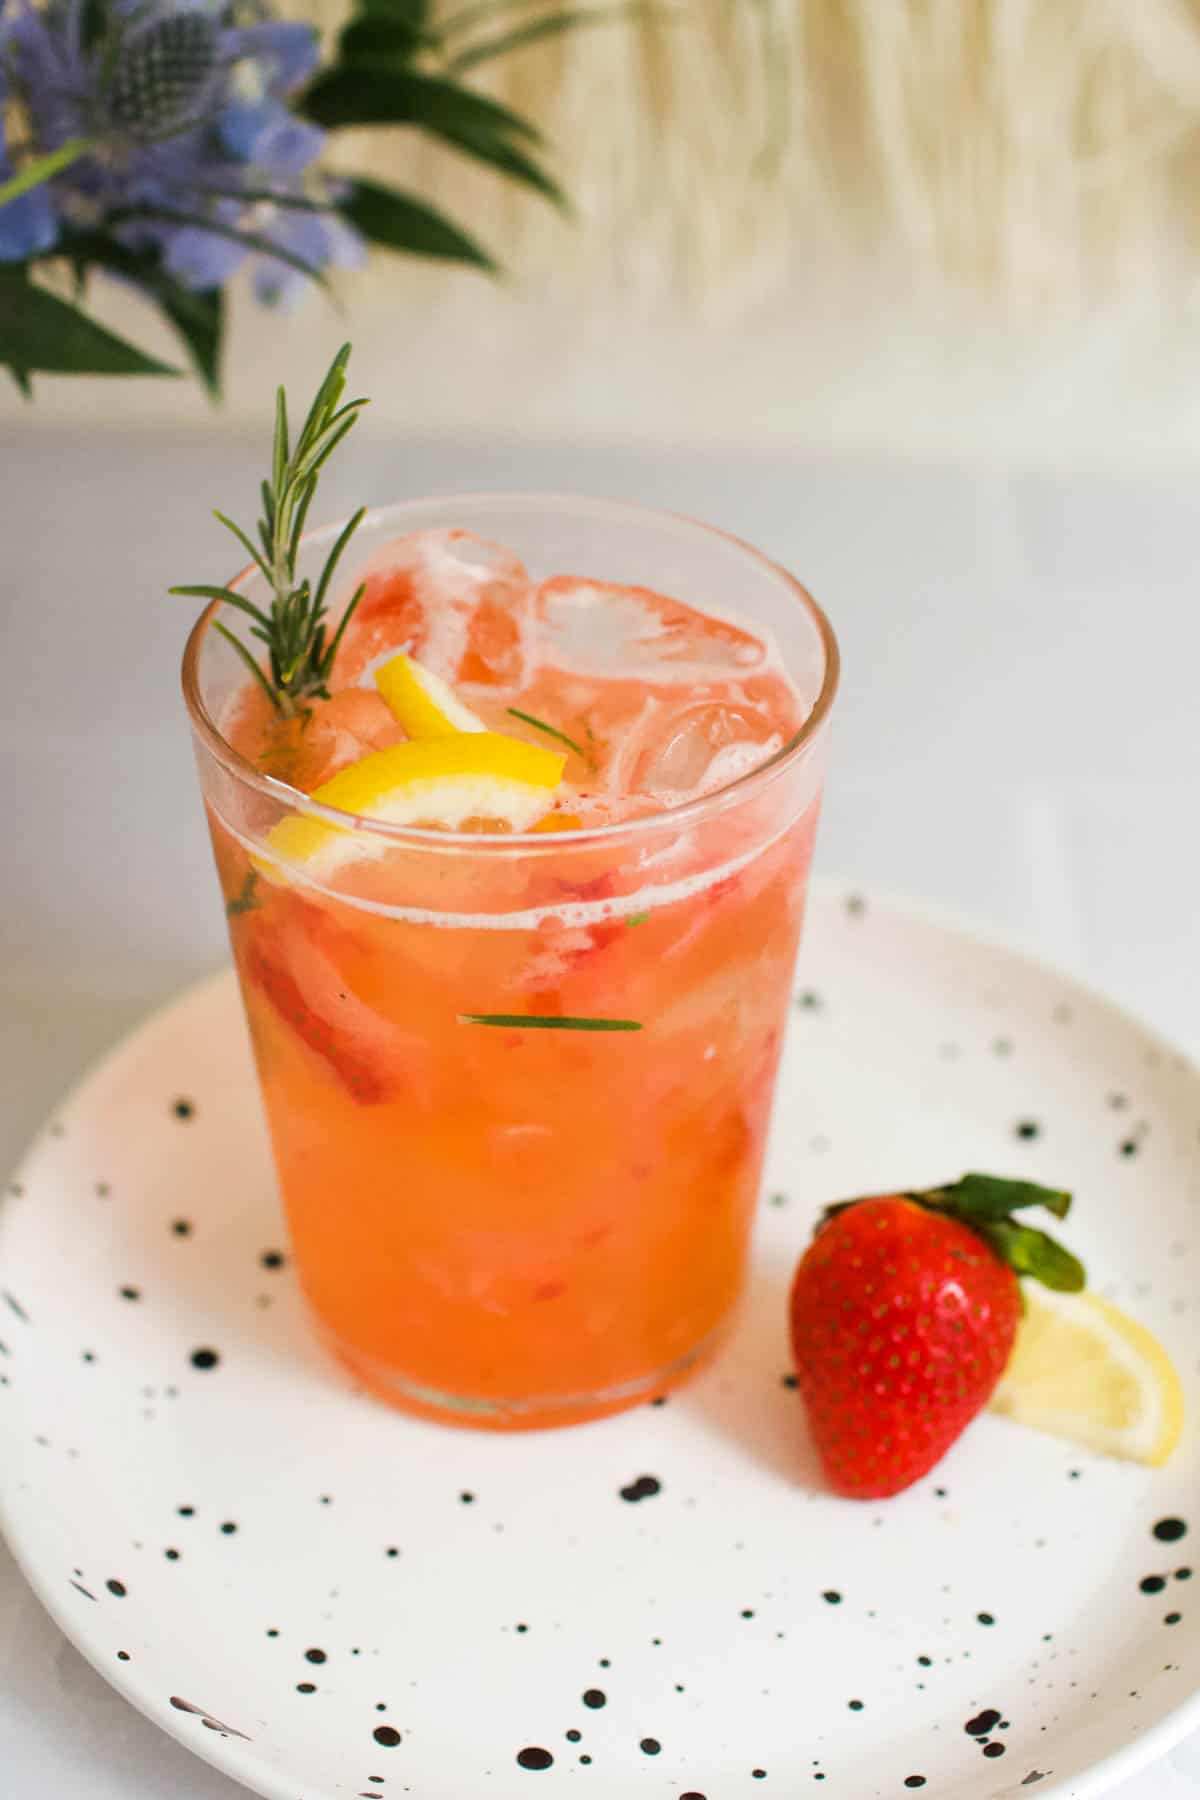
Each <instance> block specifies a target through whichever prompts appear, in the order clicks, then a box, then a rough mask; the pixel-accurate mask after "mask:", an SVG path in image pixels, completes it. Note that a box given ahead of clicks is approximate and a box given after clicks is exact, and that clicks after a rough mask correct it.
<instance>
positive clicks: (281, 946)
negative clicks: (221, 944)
mask: <svg viewBox="0 0 1200 1800" xmlns="http://www.w3.org/2000/svg"><path fill="white" fill-rule="evenodd" d="M284 905H286V907H287V918H286V922H284V919H283V917H282V916H281V915H282V908H283V906H284ZM272 912H273V914H274V916H273V918H272V919H271V920H270V921H267V922H264V921H263V919H262V918H261V916H260V915H258V914H257V913H251V914H250V915H249V916H248V917H247V918H246V920H245V924H244V926H243V928H242V931H241V933H240V934H239V936H238V938H237V939H236V943H237V949H238V960H239V964H240V967H241V972H242V978H243V980H244V981H245V982H246V984H247V987H249V988H251V989H257V990H258V991H259V992H260V993H262V994H264V995H265V996H266V998H267V1000H268V1001H269V1002H270V1004H271V1005H272V1006H273V1007H274V1009H275V1011H276V1012H277V1013H278V1015H279V1017H280V1018H281V1019H282V1020H283V1021H284V1022H285V1024H287V1025H288V1026H290V1027H291V1029H292V1030H293V1031H294V1032H295V1034H296V1036H297V1037H298V1038H299V1039H300V1041H301V1042H302V1043H303V1044H304V1045H306V1046H307V1048H308V1049H309V1050H310V1051H311V1052H312V1053H313V1055H314V1056H316V1057H318V1058H320V1060H321V1062H322V1063H323V1064H324V1065H325V1067H326V1068H327V1069H328V1070H329V1072H330V1073H331V1074H332V1075H333V1076H334V1077H335V1078H336V1079H337V1080H338V1081H339V1082H340V1083H341V1085H342V1086H343V1087H344V1088H345V1089H346V1091H347V1093H348V1094H350V1095H351V1097H352V1098H353V1099H355V1100H357V1101H358V1102H359V1103H360V1104H361V1105H363V1106H378V1105H380V1104H382V1103H383V1102H384V1101H387V1100H393V1099H395V1098H396V1096H397V1095H398V1094H399V1093H401V1092H402V1091H403V1088H404V1086H405V1070H406V1063H407V1062H408V1060H409V1058H410V1057H411V1052H412V1046H411V1045H410V1044H409V1043H408V1042H407V1041H406V1039H405V1036H404V1034H403V1033H402V1032H401V1031H400V1029H399V1028H398V1027H397V1026H396V1025H394V1024H393V1023H392V1022H391V1021H390V1020H388V1019H385V1018H383V1017H381V1016H380V1014H379V1013H377V1012H375V1011H373V1010H372V1008H371V1007H369V1006H368V1005H367V1004H366V1002H365V1001H363V1000H361V999H360V998H359V997H358V995H357V994H356V993H354V991H353V989H352V988H351V987H350V985H349V983H348V981H347V980H346V977H345V975H344V974H343V973H342V971H341V970H340V969H339V967H338V962H337V956H338V953H339V951H342V950H344V949H347V948H352V942H351V940H349V937H348V934H346V933H344V932H342V930H341V928H340V927H339V926H338V925H337V924H336V922H335V921H334V920H332V919H331V918H330V917H329V915H328V913H327V912H326V911H325V909H324V908H323V907H320V906H316V905H314V904H312V903H311V902H310V901H306V900H300V899H298V898H297V897H295V896H289V897H288V899H287V900H286V902H279V903H277V904H276V906H274V907H273V908H272Z"/></svg>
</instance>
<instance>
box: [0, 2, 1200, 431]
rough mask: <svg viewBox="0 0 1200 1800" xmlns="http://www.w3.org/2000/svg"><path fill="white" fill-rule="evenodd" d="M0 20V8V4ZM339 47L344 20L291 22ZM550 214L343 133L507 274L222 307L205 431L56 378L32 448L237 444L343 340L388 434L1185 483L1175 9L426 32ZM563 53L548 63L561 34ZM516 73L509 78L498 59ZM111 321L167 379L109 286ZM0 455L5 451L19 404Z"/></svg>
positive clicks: (762, 18)
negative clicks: (76, 443)
mask: <svg viewBox="0 0 1200 1800" xmlns="http://www.w3.org/2000/svg"><path fill="white" fill-rule="evenodd" d="M6 4H7V5H8V6H9V7H12V6H14V5H15V4H16V0H6ZM285 10H286V11H289V12H290V14H291V16H292V17H294V18H304V19H307V20H310V21H313V22H315V23H317V24H319V25H320V27H321V28H322V33H323V42H324V43H325V44H326V45H328V44H331V43H332V42H333V41H334V40H335V34H336V31H337V28H338V27H339V26H341V25H342V24H344V23H345V20H346V17H347V14H348V8H347V6H346V5H345V4H344V3H343V0H289V4H288V7H287V8H285ZM433 17H434V19H436V20H438V21H440V22H442V23H449V24H450V25H451V26H452V27H454V29H455V32H456V33H457V35H456V36H455V37H454V40H453V41H454V45H455V55H456V62H455V68H456V71H457V69H458V68H459V66H461V71H462V78H463V79H464V80H466V81H469V83H470V85H471V86H472V87H473V88H474V89H476V90H477V91H479V92H480V93H483V94H487V95H491V96H494V97H495V98H497V99H500V100H502V101H504V102H506V103H507V104H509V105H510V106H512V107H513V108H515V109H517V111H518V112H520V113H521V114H522V115H524V116H526V117H528V118H530V119H532V120H533V121H535V122H536V124H537V125H538V126H539V127H540V128H541V130H542V131H543V132H544V134H545V137H546V150H545V155H544V158H543V161H544V164H545V166H546V168H547V169H548V170H549V171H550V172H551V173H552V175H553V176H554V178H555V179H556V180H558V181H559V182H560V183H561V184H562V187H563V188H564V189H565V191H566V193H567V195H568V196H569V198H570V201H571V203H572V206H573V209H574V212H573V216H572V217H571V218H565V217H564V216H563V215H562V214H561V213H559V212H558V211H556V210H555V209H554V207H553V206H550V205H548V204H547V203H546V202H545V200H544V199H543V198H542V197H541V196H540V195H539V194H537V193H535V192H534V191H532V189H530V188H529V187H528V186H523V185H520V184H518V183H515V182H512V181H505V180H504V179H502V178H501V177H500V176H499V175H498V174H497V173H496V172H495V169H494V168H492V167H489V166H487V165H486V163H482V162H480V161H478V160H471V159H470V158H468V157H466V156H463V155H460V154H455V153H454V152H453V151H452V149H449V148H447V145H446V144H445V142H439V141H438V140H437V139H436V138H431V137H430V136H429V135H427V134H423V133H420V132H415V131H412V130H407V129H405V128H404V127H403V126H399V127H394V128H384V129H379V128H372V129H369V130H362V131H354V130H350V131H343V132H339V133H338V134H337V139H336V142H335V143H333V144H332V145H331V148H330V154H329V156H328V158H327V159H326V162H327V164H328V165H329V166H332V167H334V168H338V167H340V168H343V169H348V170H353V171H354V172H355V173H358V174H362V173H368V174H371V175H375V176H378V177H381V178H386V179H392V180H396V181H399V182H400V183H401V184H402V185H403V186H404V187H405V188H406V189H408V190H409V191H411V192H413V193H415V194H418V195H420V196H423V197H425V198H427V199H429V200H431V201H433V202H434V203H435V204H437V205H438V206H439V207H441V208H443V209H444V210H445V211H446V213H447V214H448V215H449V216H451V217H452V218H453V219H454V220H455V221H456V222H457V223H459V224H460V225H461V226H462V227H463V228H464V229H466V230H468V231H469V232H471V233H472V234H473V235H474V236H475V237H476V238H477V239H479V240H481V241H482V242H483V243H484V245H485V246H486V247H487V249H488V250H490V251H491V252H493V253H494V254H495V255H496V256H497V258H498V259H499V261H500V262H501V264H502V265H503V273H502V274H501V275H500V277H499V278H497V279H493V278H491V277H489V276H488V275H486V274H483V273H481V272H479V271H476V270H472V269H469V268H464V267H462V266H460V265H458V264H453V263H438V262H430V261H428V260H419V259H415V258H403V259H400V258H395V257H390V256H387V255H384V254H379V253H376V254H374V255H373V257H372V260H371V264H370V266H369V267H368V268H365V269H363V270H360V271H356V272H353V273H339V274H337V275H336V276H335V278H334V282H333V293H332V296H326V295H323V294H310V295H308V296H307V297H306V298H303V299H302V298H301V297H300V296H299V295H294V296H292V300H291V303H290V304H289V305H288V306H287V307H286V308H285V309H282V310H281V309H274V310H266V309H263V308H261V307H260V306H258V305H256V303H255V302H254V300H253V299H252V298H251V296H250V294H249V292H248V290H247V284H245V283H243V282H240V281H237V280H235V282H234V283H233V284H232V288H231V295H230V308H231V321H230V329H229V332H228V349H227V353H226V381H225V387H226V397H225V404H224V408H223V410H222V411H221V412H220V413H219V414H218V413H214V412H213V410H212V409H211V407H210V405H209V403H208V402H207V401H206V399H205V398H204V396H203V395H202V394H201V393H200V392H199V391H198V390H197V389H195V388H193V387H189V386H185V385H184V384H182V383H174V382H172V383H166V382H158V381H150V380H147V381H137V382H133V381H130V382H124V383H122V384H121V385H120V386H119V388H118V387H113V386H106V385H104V384H103V383H98V382H96V381H89V380H72V381H66V380H60V379H57V378H54V377H47V378H44V379H42V380H41V381H40V382H39V383H38V387H39V393H38V398H37V403H36V418H37V421H38V424H39V426H43V427H44V426H46V425H49V424H54V423H58V422H64V421H65V422H72V421H77V420H84V419H86V420H87V422H88V424H89V426H90V427H91V428H93V429H97V430H111V429H115V428H127V427H129V426H131V425H138V424H146V425H149V426H153V425H161V424H164V423H169V424H171V425H182V426H185V427H187V428H189V429H192V428H194V429H196V430H198V431H211V430H213V429H214V428H222V429H227V428H229V427H231V426H232V427H234V428H241V427H251V426H253V425H254V424H255V423H256V422H257V421H259V420H261V418H262V417H263V414H264V409H265V408H266V407H267V405H268V403H269V397H270V393H271V389H272V387H273V384H274V383H275V381H276V380H278V379H280V378H284V379H288V380H294V381H296V382H301V383H302V382H303V381H304V380H305V379H306V378H307V376H308V372H309V371H310V370H312V369H313V368H315V367H316V366H317V365H318V364H320V363H322V361H323V359H326V358H327V356H328V355H329V353H330V352H331V351H332V349H333V348H335V347H336V344H337V343H338V342H340V341H341V339H342V338H343V337H344V336H346V335H352V336H353V338H354V339H355V344H356V367H357V372H358V378H359V380H360V382H361V383H362V384H363V386H364V387H365V388H366V389H367V390H369V391H370V392H371V394H372V395H373V397H374V403H375V406H376V409H377V414H382V415H383V416H384V418H385V419H386V420H387V421H388V422H389V423H392V424H394V425H396V426H398V427H402V428H403V429H405V430H413V431H431V432H434V433H454V432H460V431H469V432H472V433H483V432H494V433H497V434H499V435H502V436H504V437H511V438H522V439H538V438H541V439H547V438H555V437H562V436H569V437H571V438H572V439H576V440H578V439H581V438H587V439H592V440H598V441H603V440H614V439H615V440H628V439H630V438H636V439H639V440H641V441H643V442H659V443H678V442H681V441H686V442H696V441H704V442H707V443H710V444H718V445H733V444H737V445H741V446H759V447H761V446H766V445H772V446H779V447H781V448H790V449H796V450H809V451H817V452H826V451H836V452H839V453H851V452H862V451H865V452H883V453H886V454H894V455H902V456H905V457H918V458H929V457H937V456H939V455H941V456H945V455H952V456H956V457H958V456H962V455H970V456H986V457H989V458H994V457H999V458H1008V459H1017V460H1022V461H1035V462H1037V463H1039V464H1045V463H1046V462H1048V461H1049V462H1068V463H1075V464H1079V463H1083V462H1086V463H1089V464H1090V463H1095V462H1104V463H1107V464H1111V465H1116V466H1123V467H1127V466H1130V465H1145V464H1150V465H1161V464H1162V463H1164V462H1169V461H1186V460H1187V459H1190V458H1191V457H1192V456H1193V455H1194V454H1195V453H1196V452H1197V450H1200V296H1198V293H1197V285H1198V282H1197V277H1198V272H1200V8H1198V7H1197V6H1196V5H1194V4H1192V3H1191V0H1138V4H1137V5H1136V6H1123V5H1119V4H1115V3H1114V0H1054V4H1053V5H1045V4H1040V5H1039V4H1037V3H1036V0H645V3H644V4H638V3H635V4H632V5H610V4H605V3H604V0H593V3H592V4H591V5H588V6H572V5H571V4H570V3H569V0H561V3H560V0H529V3H527V4H523V5H521V4H517V5H512V4H509V3H507V0H498V3H496V0H492V3H491V4H489V0H483V3H482V4H481V5H476V6H472V5H470V4H463V3H462V0H441V4H440V8H438V9H437V10H435V12H434V14H433ZM567 24H570V25H571V27H572V28H571V29H565V28H563V27H565V26H566V25H567ZM501 46H503V47H504V50H505V53H504V54H502V55H497V54H495V51H496V50H497V49H498V48H500V47H501ZM93 310H94V312H95V314H96V316H98V317H99V318H101V319H103V320H104V321H105V322H107V323H109V324H110V325H112V326H113V327H115V328H116V329H118V330H120V331H122V332H123V333H126V334H128V335H130V336H132V337H133V338H135V340H136V341H137V342H138V343H139V344H141V345H143V346H144V347H146V348H148V349H150V350H152V351H154V352H156V353H159V354H161V355H163V356H166V357H168V358H169V357H171V356H172V355H173V354H174V352H175V348H176V347H175V344H174V341H173V339H172V335H171V333H170V332H169V330H168V329H167V328H166V327H165V326H163V325H161V324H160V323H158V322H157V321H156V319H155V318H154V317H153V316H152V315H151V314H150V313H149V312H148V310H147V308H146V307H145V306H144V305H143V304H142V303H141V302H140V301H139V300H138V299H136V298H134V297H132V296H131V295H128V294H127V293H124V292H122V291H121V290H120V289H119V288H118V287H116V286H115V285H114V284H113V283H112V282H105V281H100V282H97V283H96V284H95V285H94V294H93ZM0 408H2V409H3V410H2V412H0V420H2V421H3V422H4V423H5V424H6V425H7V426H8V427H9V429H12V428H15V427H17V426H18V425H19V424H21V423H23V422H25V409H24V407H23V405H22V403H21V402H20V401H19V399H18V397H17V395H16V394H15V392H13V391H12V390H11V388H7V384H6V391H5V392H4V394H3V397H2V399H0Z"/></svg>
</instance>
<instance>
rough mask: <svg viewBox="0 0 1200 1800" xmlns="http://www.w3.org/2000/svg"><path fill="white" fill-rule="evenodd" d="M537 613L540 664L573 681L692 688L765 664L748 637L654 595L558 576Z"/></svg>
mask: <svg viewBox="0 0 1200 1800" xmlns="http://www.w3.org/2000/svg"><path fill="white" fill-rule="evenodd" d="M536 606H537V641H538V653H539V660H541V661H543V662H545V663H552V664H554V665H555V666H556V667H558V668H560V669H569V670H570V671H571V672H572V673H573V674H578V675H592V676H597V675H598V676H606V677H610V678H613V679H617V680H620V679H622V678H624V679H630V678H632V679H634V680H639V681H647V682H655V683H662V682H671V683H687V684H688V685H691V684H692V683H694V682H696V681H702V680H704V679H705V678H706V677H708V678H710V679H721V678H724V679H728V678H729V677H730V676H731V675H736V674H748V673H750V672H752V671H753V670H755V669H758V668H761V666H762V664H763V662H764V661H765V658H766V650H765V647H764V646H763V644H762V643H761V642H760V640H759V639H758V638H756V637H754V636H752V634H751V633H750V632H748V631H743V630H741V628H740V627H739V626H737V625H734V624H732V623H730V621H729V620H727V619H720V618H716V617H714V616H712V615H711V614H708V613H701V612H697V611H696V610H695V608H694V607H691V606H685V605H684V604H683V603H682V601H679V600H671V599H669V598H668V597H667V596H666V595H664V594H656V593H654V592H652V590H651V589H649V588H639V587H622V586H620V585H618V584H617V583H614V582H608V581H584V580H581V579H579V578H578V577H576V576H571V575H556V576H554V577H553V578H552V579H551V580H550V581H544V582H543V583H542V585H541V587H540V588H539V589H538V591H537V602H536Z"/></svg>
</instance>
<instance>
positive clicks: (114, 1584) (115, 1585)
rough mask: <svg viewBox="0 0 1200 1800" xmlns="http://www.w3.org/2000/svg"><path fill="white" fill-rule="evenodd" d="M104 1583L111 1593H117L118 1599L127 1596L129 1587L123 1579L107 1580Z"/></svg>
mask: <svg viewBox="0 0 1200 1800" xmlns="http://www.w3.org/2000/svg"><path fill="white" fill-rule="evenodd" d="M104 1585H105V1587H106V1588H107V1589H108V1591H109V1593H110V1594H115V1595H116V1597H117V1599H118V1600H123V1599H124V1598H125V1596H126V1594H127V1593H128V1592H129V1589H128V1588H127V1587H126V1586H125V1583H124V1582H123V1581H116V1580H112V1581H106V1582H105V1584H104Z"/></svg>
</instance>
